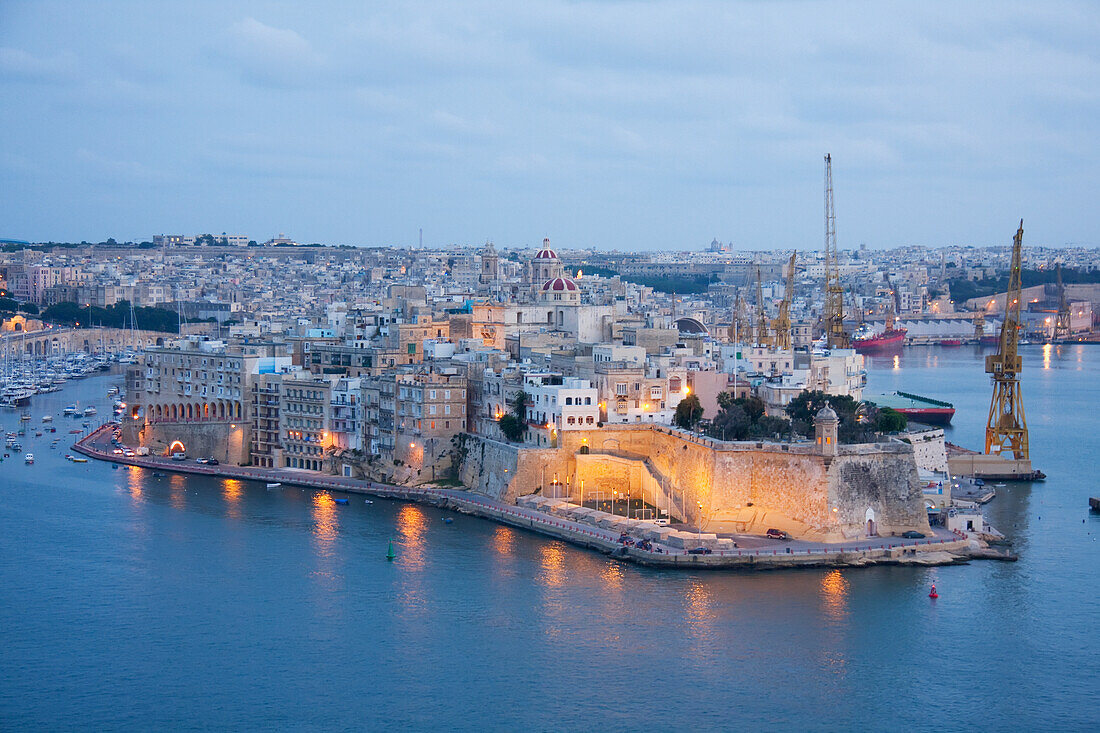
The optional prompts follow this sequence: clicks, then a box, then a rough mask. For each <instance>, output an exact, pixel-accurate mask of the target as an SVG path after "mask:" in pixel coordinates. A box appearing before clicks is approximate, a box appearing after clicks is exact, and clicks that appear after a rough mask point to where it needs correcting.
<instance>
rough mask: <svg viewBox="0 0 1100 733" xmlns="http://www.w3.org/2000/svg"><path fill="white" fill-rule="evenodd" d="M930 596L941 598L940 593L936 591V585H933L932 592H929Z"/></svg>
mask: <svg viewBox="0 0 1100 733" xmlns="http://www.w3.org/2000/svg"><path fill="white" fill-rule="evenodd" d="M928 597H929V598H939V597H940V594H939V593H937V592H936V586H934V585H933V586H932V590H931V592H930V593H929V594H928Z"/></svg>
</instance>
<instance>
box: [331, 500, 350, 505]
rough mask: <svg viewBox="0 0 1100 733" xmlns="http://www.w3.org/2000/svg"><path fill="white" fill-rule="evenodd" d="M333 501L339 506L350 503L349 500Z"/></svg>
mask: <svg viewBox="0 0 1100 733" xmlns="http://www.w3.org/2000/svg"><path fill="white" fill-rule="evenodd" d="M333 501H334V502H336V503H337V504H340V505H341V506H343V505H345V504H347V503H348V500H347V499H333Z"/></svg>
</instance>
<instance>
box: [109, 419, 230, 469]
mask: <svg viewBox="0 0 1100 733" xmlns="http://www.w3.org/2000/svg"><path fill="white" fill-rule="evenodd" d="M233 425H236V427H233ZM246 433H247V431H246V430H244V429H243V427H242V426H241V424H239V423H228V422H192V423H169V422H161V423H151V424H147V425H146V426H145V428H144V429H143V430H141V431H140V432H139V433H138V436H137V437H138V441H139V444H140V445H142V446H144V447H146V448H148V449H149V452H150V453H153V454H156V455H164V454H166V453H167V451H168V448H169V446H171V445H172V443H173V442H174V441H177V440H179V441H180V442H182V443H183V446H184V451H185V452H186V453H187V455H188V456H189V457H191V458H217V459H218V460H219V461H222V462H224V463H228V464H231V465H238V466H243V465H245V464H247V463H248V459H249V453H248V449H249V446H248V441H247V440H246V439H245V435H246ZM124 437H125V436H124Z"/></svg>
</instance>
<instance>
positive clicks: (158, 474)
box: [153, 471, 164, 478]
mask: <svg viewBox="0 0 1100 733" xmlns="http://www.w3.org/2000/svg"><path fill="white" fill-rule="evenodd" d="M153 475H154V476H156V477H157V478H164V474H163V473H161V472H160V471H153Z"/></svg>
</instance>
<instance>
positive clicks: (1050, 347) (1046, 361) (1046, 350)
mask: <svg viewBox="0 0 1100 733" xmlns="http://www.w3.org/2000/svg"><path fill="white" fill-rule="evenodd" d="M1052 351H1054V344H1043V369H1050V354H1051V352H1052Z"/></svg>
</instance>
